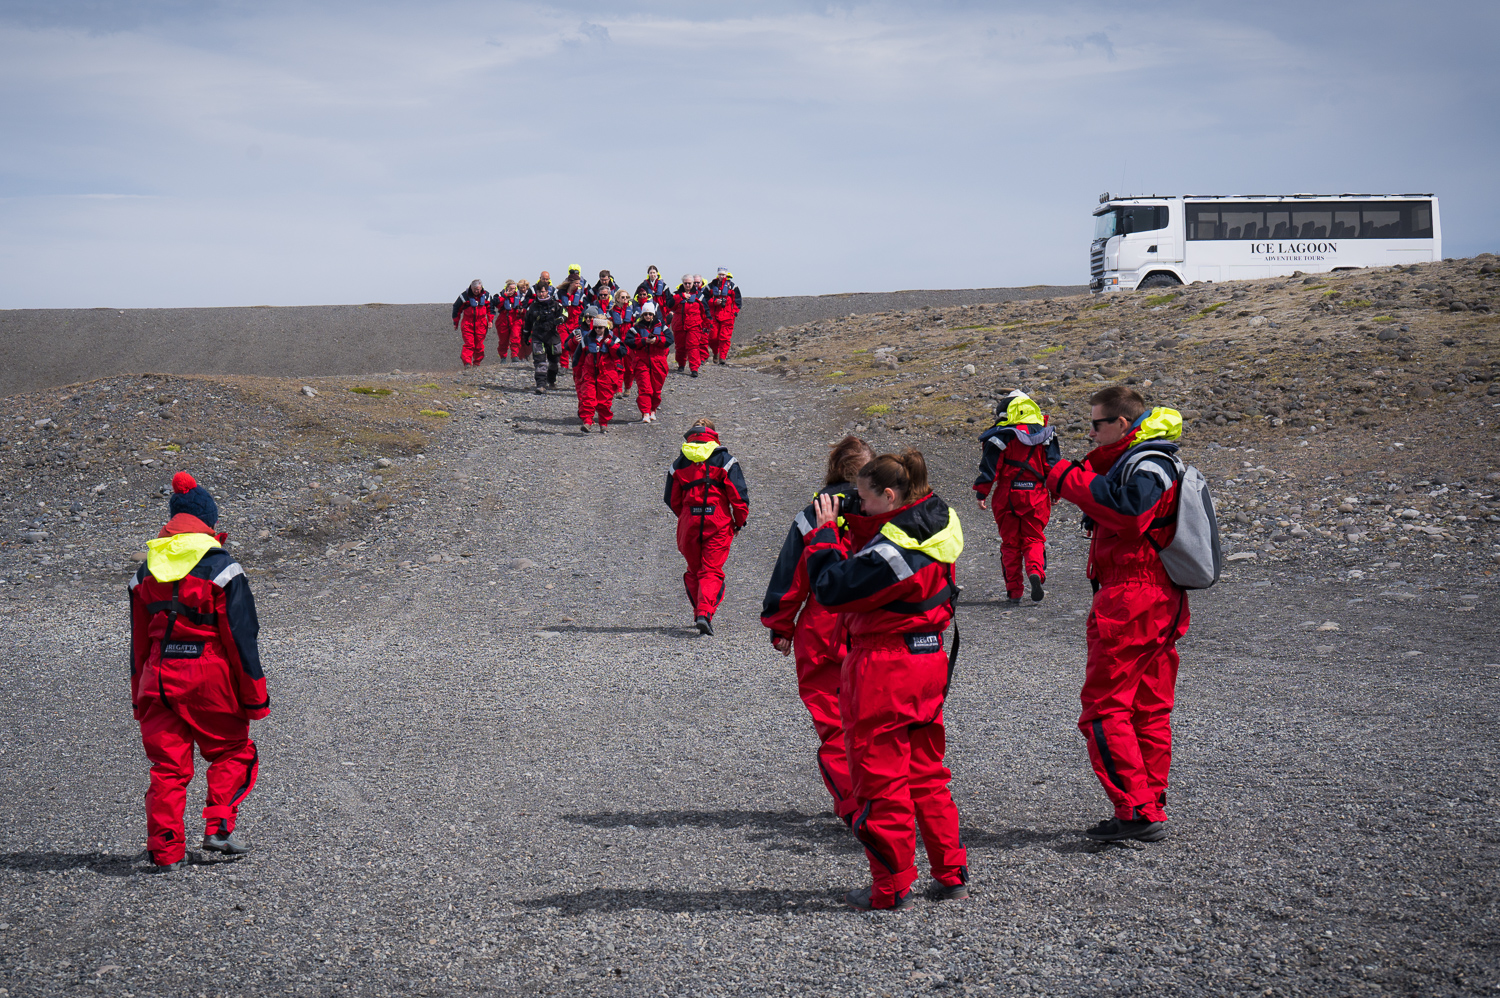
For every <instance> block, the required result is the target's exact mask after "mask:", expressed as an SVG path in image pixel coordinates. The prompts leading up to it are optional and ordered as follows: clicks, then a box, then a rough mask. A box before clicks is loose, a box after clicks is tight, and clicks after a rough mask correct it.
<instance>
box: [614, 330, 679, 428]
mask: <svg viewBox="0 0 1500 998" xmlns="http://www.w3.org/2000/svg"><path fill="white" fill-rule="evenodd" d="M626 346H627V347H628V348H629V352H628V354H627V355H626V358H625V362H626V363H627V364H629V365H630V366H631V367H633V368H634V370H635V384H636V395H635V404H636V406H637V408H639V409H640V410H641V422H643V423H654V422H656V410H658V409H660V408H661V390H662V386H663V385H665V384H666V382H667V351H668V350H669V349H671V347H672V324H671V322H670V321H668V319H667V317H666V316H665V315H664V314H663V313H662V312H661V311H660V310H658V309H657V307H656V303H655V302H653V301H647V302H645V303H644V304H642V305H641V311H640V313H639V314H638V315H637V316H636V318H635V322H634V323H632V324H631V326H630V331H629V333H628V334H627V336H626Z"/></svg>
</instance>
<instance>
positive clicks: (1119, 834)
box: [1083, 818, 1167, 842]
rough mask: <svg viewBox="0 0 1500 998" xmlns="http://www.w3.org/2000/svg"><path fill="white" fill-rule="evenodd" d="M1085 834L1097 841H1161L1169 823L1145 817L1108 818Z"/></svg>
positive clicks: (1165, 834)
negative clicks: (1137, 819) (1134, 819)
mask: <svg viewBox="0 0 1500 998" xmlns="http://www.w3.org/2000/svg"><path fill="white" fill-rule="evenodd" d="M1083 834H1085V835H1087V836H1088V837H1089V838H1091V839H1093V840H1094V841H1095V842H1121V841H1123V840H1125V839H1135V840H1136V841H1137V842H1160V841H1161V840H1162V839H1164V838H1166V837H1167V823H1166V822H1165V821H1146V820H1144V819H1142V820H1140V821H1121V820H1120V819H1119V818H1107V819H1105V820H1104V821H1101V822H1099V824H1097V825H1095V826H1094V827H1093V828H1090V829H1087V830H1086V831H1085V832H1084V833H1083Z"/></svg>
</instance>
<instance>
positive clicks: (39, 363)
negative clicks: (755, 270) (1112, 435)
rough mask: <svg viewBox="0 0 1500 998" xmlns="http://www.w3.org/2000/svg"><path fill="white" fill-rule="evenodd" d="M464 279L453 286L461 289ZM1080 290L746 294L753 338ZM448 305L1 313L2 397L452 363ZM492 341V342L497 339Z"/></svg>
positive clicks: (743, 322) (744, 320) (744, 322)
mask: <svg viewBox="0 0 1500 998" xmlns="http://www.w3.org/2000/svg"><path fill="white" fill-rule="evenodd" d="M458 287H459V286H458V285H455V289H454V290H455V293H457V290H458ZM1085 290H1086V289H1085V288H1082V287H1055V288H1054V287H1046V286H1040V285H1039V286H1034V287H1027V288H981V289H977V290H959V291H896V292H891V293H888V294H846V295H809V296H799V297H786V298H746V299H745V308H744V311H743V312H741V313H740V320H739V323H738V329H737V332H738V331H739V330H743V331H744V332H745V333H746V334H747V335H753V334H754V333H756V332H758V331H769V330H773V329H774V328H775V327H776V326H784V325H796V324H797V323H800V322H812V321H815V320H817V319H821V318H826V317H828V316H831V315H845V314H847V313H849V312H850V311H854V310H859V311H878V310H880V309H886V308H916V307H920V306H922V305H961V304H968V303H970V302H997V301H1017V300H1021V299H1025V298H1044V297H1049V296H1052V295H1059V294H1077V293H1081V292H1083V291H1085ZM450 307H451V303H450V302H440V303H437V304H430V305H388V304H383V303H379V302H373V303H370V304H365V305H305V306H286V307H272V306H258V307H251V308H131V309H115V308H88V309H7V310H0V356H4V357H5V359H6V362H5V364H4V365H3V366H0V396H6V395H13V394H16V393H18V392H29V391H38V390H41V389H45V388H54V387H59V386H62V385H70V384H74V383H77V382H81V381H88V380H91V379H93V378H104V377H111V376H114V375H119V374H142V373H146V372H160V373H166V374H253V375H265V376H269V377H298V378H305V377H317V376H324V375H338V374H377V373H381V372H385V371H390V370H392V369H395V368H400V369H403V370H407V371H454V370H457V369H458V367H459V356H458V351H459V340H458V335H457V334H456V333H455V332H454V331H453V327H452V324H451V321H450V319H449V315H450V312H449V309H450ZM491 343H493V339H491Z"/></svg>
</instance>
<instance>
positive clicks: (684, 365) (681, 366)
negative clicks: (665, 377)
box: [677, 364, 687, 374]
mask: <svg viewBox="0 0 1500 998" xmlns="http://www.w3.org/2000/svg"><path fill="white" fill-rule="evenodd" d="M684 367H687V365H686V364H678V365H677V373H678V374H681V373H682V369H683V368H684Z"/></svg>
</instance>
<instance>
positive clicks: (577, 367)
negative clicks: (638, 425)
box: [573, 305, 625, 433]
mask: <svg viewBox="0 0 1500 998" xmlns="http://www.w3.org/2000/svg"><path fill="white" fill-rule="evenodd" d="M624 357H625V343H624V341H622V340H621V339H620V337H619V334H617V333H616V332H615V330H614V328H613V327H612V326H611V325H610V321H609V317H608V316H606V315H605V314H604V313H603V312H601V311H600V310H599V308H598V306H596V305H590V306H589V307H588V308H586V309H585V310H584V312H583V335H582V337H581V338H580V340H579V345H578V348H577V350H576V351H575V356H574V358H573V388H574V390H575V391H576V392H577V393H578V418H579V419H580V420H582V421H583V422H582V425H581V426H579V427H578V428H579V429H580V430H582V431H583V432H584V433H587V432H588V431H589V427H590V426H593V425H594V420H595V419H598V421H599V432H600V433H607V432H608V431H609V424H610V423H611V422H612V421H613V420H614V418H615V407H614V403H615V395H616V394H617V393H618V392H619V390H620V361H621V360H622V359H624Z"/></svg>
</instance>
